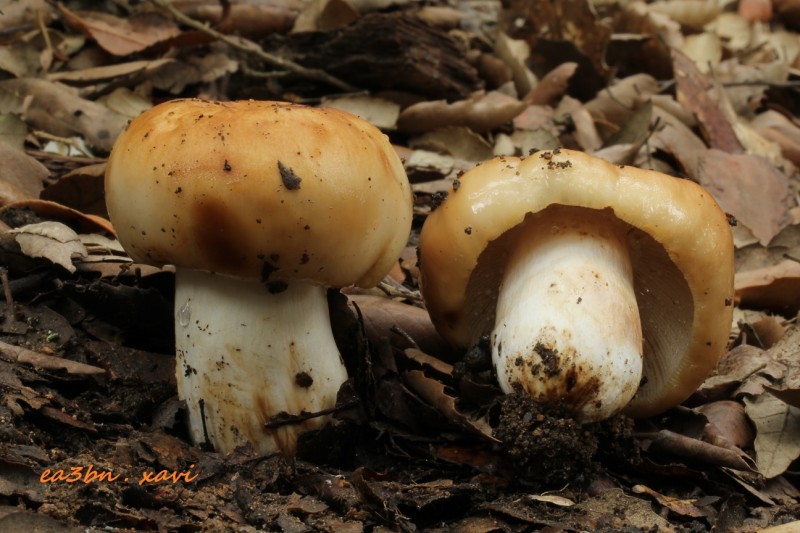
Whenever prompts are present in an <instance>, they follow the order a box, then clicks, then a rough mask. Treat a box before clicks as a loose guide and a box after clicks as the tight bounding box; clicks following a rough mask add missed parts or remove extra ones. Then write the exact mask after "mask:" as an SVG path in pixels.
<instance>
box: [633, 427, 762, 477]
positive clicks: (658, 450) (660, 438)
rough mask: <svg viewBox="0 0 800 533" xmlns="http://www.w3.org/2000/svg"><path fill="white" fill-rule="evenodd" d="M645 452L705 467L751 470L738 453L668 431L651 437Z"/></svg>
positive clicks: (663, 430)
mask: <svg viewBox="0 0 800 533" xmlns="http://www.w3.org/2000/svg"><path fill="white" fill-rule="evenodd" d="M647 451H648V453H650V454H666V455H671V456H677V457H684V458H686V459H690V460H692V461H695V462H699V463H701V464H706V465H713V466H720V467H727V468H732V469H734V470H743V471H752V470H753V467H752V466H751V465H750V464H749V463H748V461H746V460H745V459H744V458H743V457H742V454H741V452H740V451H737V450H732V449H730V448H723V447H721V446H717V445H715V444H712V443H709V442H704V441H702V440H700V439H695V438H692V437H688V436H686V435H682V434H680V433H676V432H675V431H671V430H668V429H662V430H660V431H658V432H657V433H656V435H655V436H653V437H652V440H651V441H650V442H649V443H648V445H647Z"/></svg>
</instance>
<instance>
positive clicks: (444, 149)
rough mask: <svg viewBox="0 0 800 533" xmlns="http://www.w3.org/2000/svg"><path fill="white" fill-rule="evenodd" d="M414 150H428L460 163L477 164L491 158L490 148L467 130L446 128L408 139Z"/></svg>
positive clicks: (478, 136)
mask: <svg viewBox="0 0 800 533" xmlns="http://www.w3.org/2000/svg"><path fill="white" fill-rule="evenodd" d="M408 144H409V146H410V147H411V148H414V149H415V150H417V149H420V150H430V151H434V152H438V153H440V154H445V155H450V156H453V157H455V158H457V159H460V160H462V161H469V162H473V163H479V162H481V161H486V160H487V159H491V157H492V146H491V145H490V144H489V143H488V142H487V141H486V139H484V138H483V137H482V136H480V135H478V134H477V133H475V132H474V131H472V130H470V129H469V128H463V127H456V126H446V127H444V128H439V129H436V130H433V131H429V132H426V133H423V134H422V135H420V136H418V137H413V138H411V139H409V141H408Z"/></svg>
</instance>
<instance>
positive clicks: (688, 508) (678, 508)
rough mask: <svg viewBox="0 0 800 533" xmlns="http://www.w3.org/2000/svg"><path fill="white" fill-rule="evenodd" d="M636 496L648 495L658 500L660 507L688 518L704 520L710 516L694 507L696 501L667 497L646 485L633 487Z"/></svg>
mask: <svg viewBox="0 0 800 533" xmlns="http://www.w3.org/2000/svg"><path fill="white" fill-rule="evenodd" d="M631 490H632V491H633V492H634V494H647V495H648V496H651V497H652V498H653V499H654V500H656V501H657V502H658V503H659V505H661V506H663V507H666V508H667V509H669V510H670V511H671V512H673V513H675V514H677V515H679V516H685V517H688V518H703V517H706V516H708V512H707V511H703V510H702V509H699V508H698V507H696V506H695V505H694V502H696V501H697V500H696V499H680V498H675V497H674V496H666V495H664V494H661V493H660V492H657V491H655V490H653V489H651V488H649V487H647V486H645V485H634V486H633V487H631Z"/></svg>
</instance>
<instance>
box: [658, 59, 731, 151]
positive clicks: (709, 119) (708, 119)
mask: <svg viewBox="0 0 800 533" xmlns="http://www.w3.org/2000/svg"><path fill="white" fill-rule="evenodd" d="M672 61H673V69H674V71H675V81H676V83H677V96H678V102H680V103H681V104H682V105H683V106H684V107H686V108H687V109H689V110H691V111H692V113H693V114H694V115H695V116H696V117H697V122H698V125H699V126H700V131H701V132H702V133H703V137H704V138H705V140H706V142H707V143H708V145H709V146H710V147H711V148H717V149H719V150H722V151H724V152H729V153H732V154H737V153H741V152H742V151H743V150H744V148H743V147H742V144H741V143H740V142H739V139H738V138H737V137H736V133H735V131H734V128H733V124H731V122H730V120H729V119H728V117H727V116H726V114H725V113H724V111H722V110H720V104H719V102H718V101H715V99H714V98H712V97H711V95H710V94H709V91H710V90H711V89H712V83H711V81H710V80H709V78H708V77H707V76H706V75H704V74H703V73H702V72H700V70H698V68H697V66H696V65H695V64H694V62H693V61H692V60H691V59H689V58H688V57H687V56H686V54H684V53H683V52H680V51H679V50H673V51H672Z"/></svg>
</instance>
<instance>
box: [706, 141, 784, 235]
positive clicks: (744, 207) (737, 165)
mask: <svg viewBox="0 0 800 533" xmlns="http://www.w3.org/2000/svg"><path fill="white" fill-rule="evenodd" d="M737 142H738V141H737ZM697 181H698V182H700V184H701V185H702V186H704V187H705V188H706V189H708V191H709V192H710V193H711V194H712V195H713V196H714V198H715V199H716V200H717V202H718V203H719V205H720V207H722V209H723V210H724V211H725V212H726V213H730V214H732V215H733V216H735V217H736V220H737V221H739V222H740V223H742V224H744V225H745V226H746V227H747V228H748V229H750V231H752V232H753V235H755V236H756V237H757V238H758V240H759V241H760V242H761V244H763V245H767V244H769V242H770V240H772V238H773V237H774V236H775V235H777V234H778V232H779V231H780V230H781V229H782V228H783V227H784V226H786V225H787V224H788V222H789V219H788V204H789V201H790V199H791V193H790V190H789V180H788V177H787V176H786V175H785V174H784V173H783V172H782V171H781V170H780V169H778V168H775V167H774V166H773V165H771V164H769V162H768V161H766V160H765V159H763V158H761V157H758V156H752V155H748V154H732V153H726V152H724V151H722V150H716V149H711V150H708V151H707V152H705V153H704V154H703V155H702V156H701V157H700V160H699V162H698V173H697Z"/></svg>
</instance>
